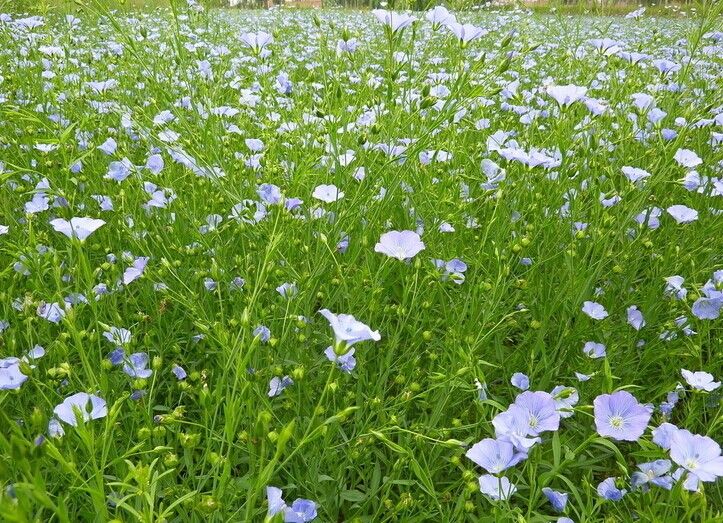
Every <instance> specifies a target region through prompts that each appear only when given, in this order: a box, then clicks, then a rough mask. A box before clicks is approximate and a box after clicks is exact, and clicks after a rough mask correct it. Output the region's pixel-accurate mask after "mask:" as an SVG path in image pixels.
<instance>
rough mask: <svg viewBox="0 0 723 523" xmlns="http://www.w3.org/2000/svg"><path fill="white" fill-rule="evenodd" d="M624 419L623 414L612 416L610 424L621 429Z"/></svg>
mask: <svg viewBox="0 0 723 523" xmlns="http://www.w3.org/2000/svg"><path fill="white" fill-rule="evenodd" d="M623 425H624V420H623V418H622V416H613V417H612V418H610V426H611V427H612V428H614V429H621V428H623Z"/></svg>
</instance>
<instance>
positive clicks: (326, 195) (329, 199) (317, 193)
mask: <svg viewBox="0 0 723 523" xmlns="http://www.w3.org/2000/svg"><path fill="white" fill-rule="evenodd" d="M311 196H312V197H314V198H316V199H317V200H321V201H322V202H324V203H334V202H337V201H339V200H341V199H342V198H344V193H343V192H342V191H340V190H339V189H338V187H337V186H336V185H317V186H316V188H315V189H314V192H313V193H312V194H311Z"/></svg>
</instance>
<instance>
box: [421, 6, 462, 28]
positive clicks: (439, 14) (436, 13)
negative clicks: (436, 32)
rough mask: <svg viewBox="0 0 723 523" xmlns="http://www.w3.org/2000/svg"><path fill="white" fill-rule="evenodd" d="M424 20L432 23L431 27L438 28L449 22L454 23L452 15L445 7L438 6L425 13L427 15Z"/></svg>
mask: <svg viewBox="0 0 723 523" xmlns="http://www.w3.org/2000/svg"><path fill="white" fill-rule="evenodd" d="M425 18H426V19H427V20H428V21H429V22H431V23H432V25H433V26H436V27H439V26H440V25H445V24H447V23H449V22H456V21H457V20H456V19H455V17H454V15H453V14H452V13H450V12H449V11H448V10H447V8H446V7H444V6H441V5H438V6H436V7H433V8H432V9H430V10H429V11H427V14H426V16H425Z"/></svg>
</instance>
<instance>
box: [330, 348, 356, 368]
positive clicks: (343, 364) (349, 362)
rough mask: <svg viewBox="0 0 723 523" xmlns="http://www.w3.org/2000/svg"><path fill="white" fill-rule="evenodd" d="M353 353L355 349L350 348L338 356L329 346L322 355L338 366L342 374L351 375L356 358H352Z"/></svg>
mask: <svg viewBox="0 0 723 523" xmlns="http://www.w3.org/2000/svg"><path fill="white" fill-rule="evenodd" d="M355 351H356V349H355V348H354V347H352V348H351V349H349V351H348V352H346V353H345V354H341V355H338V354H337V353H336V352H334V347H332V346H331V345H329V346H328V347H327V348H326V350H325V351H324V355H325V356H326V358H327V359H328V360H329V361H331V362H332V363H336V364H337V365H339V368H340V369H341V370H342V371H343V372H346V373H347V374H349V373H351V371H353V370H354V367H356V358H355V357H354V352H355Z"/></svg>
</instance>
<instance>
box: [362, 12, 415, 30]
mask: <svg viewBox="0 0 723 523" xmlns="http://www.w3.org/2000/svg"><path fill="white" fill-rule="evenodd" d="M372 14H373V15H374V16H375V17H376V19H377V20H379V21H380V22H381V23H382V24H384V25H385V26H387V27H389V28H390V29H391V30H392V32H393V33H396V32H397V31H400V30H402V29H404V28H405V27H407V26H410V25H412V22H414V21H415V20H416V18H414V17H413V16H410V15H408V14H405V13H395V12H393V11H387V10H385V9H373V10H372Z"/></svg>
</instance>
